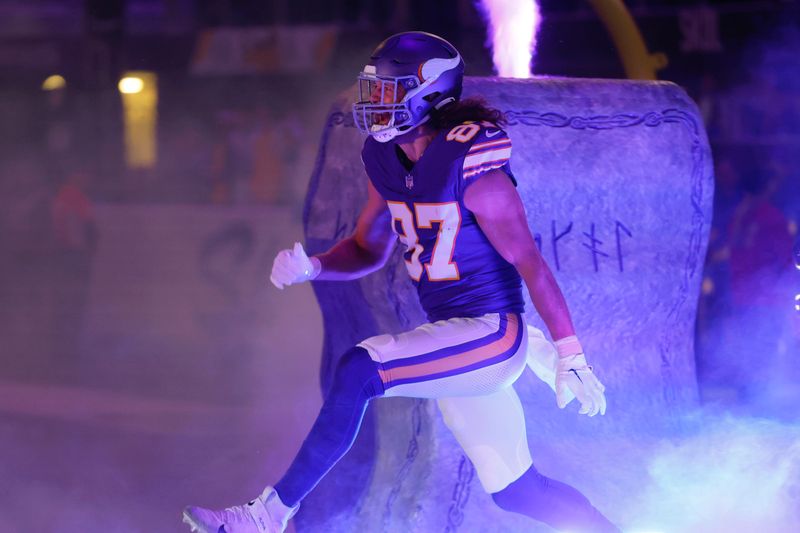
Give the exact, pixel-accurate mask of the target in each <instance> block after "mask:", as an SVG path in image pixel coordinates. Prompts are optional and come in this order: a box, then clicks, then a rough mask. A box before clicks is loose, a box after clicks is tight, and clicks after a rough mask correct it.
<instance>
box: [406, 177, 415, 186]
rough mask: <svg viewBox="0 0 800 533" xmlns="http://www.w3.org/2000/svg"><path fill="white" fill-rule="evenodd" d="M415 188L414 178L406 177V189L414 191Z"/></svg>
mask: <svg viewBox="0 0 800 533" xmlns="http://www.w3.org/2000/svg"><path fill="white" fill-rule="evenodd" d="M413 187H414V176H412V175H411V174H409V175H407V176H406V189H412V188H413Z"/></svg>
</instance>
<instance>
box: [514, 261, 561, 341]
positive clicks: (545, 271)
mask: <svg viewBox="0 0 800 533" xmlns="http://www.w3.org/2000/svg"><path fill="white" fill-rule="evenodd" d="M515 266H516V267H517V270H518V271H519V273H520V275H521V276H522V279H523V280H524V281H525V285H526V286H527V287H528V292H530V295H531V302H533V306H534V307H535V308H536V312H537V313H539V316H540V317H542V320H543V321H544V323H545V326H547V329H548V331H549V332H550V336H551V337H552V338H553V340H558V339H563V338H565V337H570V336H572V335H575V327H574V326H573V324H572V317H571V316H570V314H569V308H568V307H567V301H566V300H565V299H564V295H563V293H562V292H561V289H560V288H559V286H558V282H556V279H555V277H553V273H552V272H551V271H550V268H549V267H548V266H547V263H545V262H544V260H542V259H541V258H538V259H532V260H529V261H522V262H521V263H519V264H517V265H515Z"/></svg>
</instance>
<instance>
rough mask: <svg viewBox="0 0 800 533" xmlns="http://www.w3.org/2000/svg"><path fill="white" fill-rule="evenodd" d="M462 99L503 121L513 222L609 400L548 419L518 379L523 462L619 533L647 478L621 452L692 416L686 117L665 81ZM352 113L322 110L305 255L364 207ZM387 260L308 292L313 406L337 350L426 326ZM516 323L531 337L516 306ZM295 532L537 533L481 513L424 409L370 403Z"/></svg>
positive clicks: (531, 315)
mask: <svg viewBox="0 0 800 533" xmlns="http://www.w3.org/2000/svg"><path fill="white" fill-rule="evenodd" d="M472 95H480V96H482V97H484V98H485V99H486V100H488V102H489V103H490V104H491V105H492V106H494V107H497V108H498V109H501V110H502V111H504V112H505V113H506V116H507V118H508V126H507V128H506V129H507V131H508V133H509V135H510V137H511V139H512V142H513V155H512V168H513V170H514V172H515V174H516V177H517V179H518V181H519V192H520V194H521V196H522V198H523V200H524V202H525V205H526V208H527V213H528V223H529V225H530V228H531V230H532V231H533V232H534V234H535V236H536V239H537V241H538V243H539V244H540V248H541V250H542V253H543V255H544V257H545V259H546V260H547V262H548V264H549V265H550V267H551V269H552V270H553V272H554V274H555V276H556V278H557V280H558V282H559V284H560V286H561V287H562V290H563V292H564V294H565V296H566V298H567V301H568V302H569V305H570V308H571V311H572V315H573V319H574V322H575V326H576V329H577V331H578V334H579V336H580V338H581V339H582V342H583V345H584V348H585V350H586V353H587V357H588V359H589V361H590V363H591V364H593V365H594V367H595V371H596V373H597V374H598V376H599V377H600V379H601V380H602V381H603V382H604V383H605V385H606V387H607V396H608V404H609V407H608V413H607V415H606V416H605V417H599V416H598V417H595V418H588V417H583V416H580V417H579V416H577V415H576V411H577V407H576V406H575V404H574V403H573V404H572V405H570V406H568V408H567V409H566V410H564V411H561V410H559V409H557V408H556V406H555V400H554V397H553V394H552V392H551V390H550V389H549V388H548V387H547V386H546V385H544V384H543V383H542V382H541V381H538V380H537V379H536V378H535V377H534V376H533V374H531V373H530V372H526V373H525V374H524V375H523V376H522V378H520V380H519V381H518V382H517V384H516V385H515V387H516V389H517V391H518V392H519V394H520V397H521V398H522V401H523V404H524V406H525V411H526V417H527V422H528V434H529V441H530V447H531V450H532V454H533V457H534V462H535V464H536V465H537V467H538V468H539V469H540V471H542V472H544V473H546V474H548V475H551V476H552V477H556V478H558V479H562V480H564V481H567V482H571V483H574V484H575V485H577V486H578V487H579V488H580V489H581V490H582V491H584V492H585V493H586V494H587V495H588V496H589V497H590V499H592V501H593V502H594V503H595V504H596V505H598V506H599V507H601V508H603V509H604V510H605V512H606V513H607V514H608V515H609V516H610V517H611V518H612V519H615V520H617V521H618V522H620V523H622V524H626V523H630V522H631V521H632V520H634V517H632V516H631V515H630V511H629V510H628V507H629V505H626V502H627V504H629V503H630V496H631V491H635V490H636V487H635V485H631V480H632V479H636V477H637V475H638V470H639V469H643V468H644V464H645V463H646V461H645V458H644V457H636V456H635V455H636V453H637V452H636V451H635V450H637V449H642V450H646V449H647V443H648V442H653V441H654V440H655V439H658V438H660V437H662V436H665V435H675V434H677V433H679V432H680V430H681V424H682V422H681V421H682V420H683V417H682V415H683V414H685V413H687V412H689V411H690V410H691V409H692V408H693V407H695V406H696V403H697V385H696V377H695V366H694V322H695V314H696V305H697V298H698V294H699V287H700V283H701V273H702V264H703V258H704V254H705V249H706V243H707V238H708V231H709V225H710V221H711V204H712V194H713V178H712V170H711V168H712V167H711V155H710V151H709V147H708V142H707V139H706V136H705V132H704V130H703V126H702V123H701V121H700V119H699V116H698V113H697V109H696V107H695V105H694V104H693V102H692V101H691V100H690V99H689V98H688V97H687V95H686V94H685V93H684V92H683V91H682V90H681V89H680V88H679V87H677V86H676V85H674V84H672V83H667V82H632V81H622V80H619V81H617V80H574V79H537V80H524V81H523V80H507V79H493V78H479V79H468V80H467V81H466V85H465V96H467V97H469V96H472ZM351 103H352V102H351V101H348V99H347V98H346V97H343V98H341V99H340V100H339V101H337V102H336V103H335V104H334V105H333V107H332V109H331V112H330V115H329V117H328V121H327V124H326V127H325V130H324V133H323V136H322V141H321V143H320V149H319V155H318V160H317V165H316V170H315V172H314V175H313V178H312V181H311V184H310V188H309V192H308V196H307V203H306V209H305V212H304V222H305V233H306V239H307V246H308V248H309V250H310V251H311V252H314V253H318V252H321V251H324V250H326V249H327V248H328V247H329V246H331V245H332V244H333V243H334V242H336V241H337V240H338V239H341V238H342V237H345V236H347V235H348V234H350V233H351V232H352V231H353V229H354V224H355V221H356V218H357V215H358V212H359V210H360V208H361V206H362V205H363V203H364V201H365V199H366V182H367V178H366V176H365V174H364V170H363V167H362V164H361V161H360V157H359V154H360V150H361V145H362V143H363V137H362V135H361V134H360V133H359V132H358V130H357V129H356V128H355V127H354V125H353V121H352V118H351V115H350V111H349V110H350V105H351ZM401 252H402V250H401V247H400V246H398V248H397V249H396V250H395V253H394V255H393V257H392V260H391V262H390V263H389V265H388V266H387V267H386V268H384V269H382V270H381V271H379V272H376V273H374V274H372V275H370V276H368V277H366V278H364V279H362V280H359V281H357V282H352V283H333V282H317V283H315V291H316V295H317V298H318V300H319V303H320V307H321V309H322V313H323V320H324V325H325V336H324V339H325V341H324V352H323V358H322V368H321V379H322V386H323V389H326V388H327V386H328V384H329V380H330V377H331V374H332V369H333V368H334V366H335V363H336V361H337V358H338V357H339V356H340V354H342V353H343V352H344V351H345V350H346V349H347V348H349V347H350V346H352V345H353V344H355V343H356V342H358V341H360V340H361V339H363V338H365V337H368V336H371V335H375V334H378V333H395V332H400V331H404V330H407V329H409V328H412V327H415V326H417V325H418V324H420V323H422V322H424V321H425V317H424V314H423V312H422V310H421V309H420V307H419V304H418V302H417V300H416V295H415V292H414V290H413V287H412V285H411V283H410V282H409V280H408V276H407V274H406V272H405V267H404V265H403V261H402V257H401ZM527 318H528V320H529V322H530V323H532V324H534V325H537V326H538V327H540V328H543V325H542V324H541V321H540V320H539V319H538V317H537V316H536V315H535V311H534V310H533V307H532V306H531V305H530V303H528V306H527ZM500 415H501V414H500ZM632 441H636V442H641V446H631V442H632ZM623 443H624V444H623ZM621 450H624V453H625V456H624V457H623V456H621V453H620V452H621ZM601 473H602V474H601ZM295 522H296V524H297V529H298V531H326V532H339V531H341V532H348V533H349V532H352V531H384V532H395V531H396V532H403V533H406V532H409V531H420V532H429V531H431V532H432V531H441V532H455V531H457V530H461V531H486V532H494V531H497V532H500V531H518V530H525V531H537V530H539V529H537V527H538V528H541V530H542V531H546V530H548V528H546V527H545V526H541V525H537V524H535V523H534V522H533V521H531V520H529V519H526V518H524V517H519V516H514V515H511V514H508V513H503V512H502V511H500V510H499V509H497V508H496V507H494V506H493V504H492V502H491V499H490V498H488V497H487V495H485V493H484V492H483V490H482V489H481V487H480V484H479V483H478V480H477V479H476V476H475V475H474V469H473V468H472V466H471V464H470V463H469V461H468V460H467V459H466V458H465V456H464V454H463V453H462V451H461V449H460V448H459V447H458V445H457V443H456V442H455V441H454V439H453V437H452V436H451V435H450V434H449V432H448V430H447V428H446V427H445V426H444V424H443V422H442V420H441V416H440V414H439V413H438V410H437V408H436V404H435V402H431V401H426V400H417V399H403V398H392V399H381V400H377V401H375V402H373V403H372V405H371V406H370V408H369V410H368V414H367V417H366V419H365V423H364V427H363V430H362V432H361V434H360V435H359V438H358V440H357V442H356V445H355V446H354V449H353V450H352V451H351V453H350V454H348V456H347V457H346V458H345V459H344V460H343V461H342V462H341V463H340V464H339V465H337V466H336V467H335V468H334V469H333V471H332V472H331V473H330V475H329V476H328V477H327V478H326V479H325V480H324V481H323V482H322V483H321V484H320V486H319V487H318V488H317V490H315V491H314V492H313V493H312V494H311V495H310V496H309V498H307V500H306V502H305V503H304V505H303V508H302V510H301V511H300V513H299V514H298V517H297V519H296V521H295Z"/></svg>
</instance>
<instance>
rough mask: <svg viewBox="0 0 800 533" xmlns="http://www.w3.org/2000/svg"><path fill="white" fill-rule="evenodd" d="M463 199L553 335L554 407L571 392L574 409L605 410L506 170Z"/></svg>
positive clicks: (471, 188)
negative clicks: (577, 404) (555, 354)
mask: <svg viewBox="0 0 800 533" xmlns="http://www.w3.org/2000/svg"><path fill="white" fill-rule="evenodd" d="M464 204H465V205H466V206H467V209H469V210H470V211H472V212H473V213H474V214H475V218H476V219H477V221H478V225H479V226H480V227H481V229H482V230H483V232H484V233H485V234H486V237H487V238H488V239H489V242H491V243H492V246H494V247H495V249H496V250H497V252H498V253H499V254H500V255H501V256H503V258H504V259H505V260H506V261H508V262H509V263H511V264H512V265H514V267H515V268H516V269H517V271H518V272H519V273H520V276H522V279H523V280H525V285H527V287H528V291H529V292H530V295H531V301H532V302H533V305H534V306H535V307H536V311H537V312H538V313H539V316H541V317H542V320H544V323H545V325H546V326H547V329H548V330H549V331H550V336H551V337H552V338H553V339H554V340H555V345H556V349H557V351H558V355H559V357H558V361H557V362H556V368H554V369H553V370H554V371H555V376H556V377H555V384H554V385H555V391H556V402H557V403H558V406H559V407H562V408H563V407H565V406H566V405H567V404H568V403H569V402H570V401H571V400H572V398H574V397H577V398H578V400H579V401H580V403H581V408H580V411H579V412H580V413H582V414H588V415H589V416H594V415H596V414H597V413H600V414H605V412H606V398H605V395H604V394H603V392H604V391H605V387H603V384H602V383H600V381H598V380H597V378H596V377H595V375H594V373H593V372H592V368H591V367H590V366H588V365H587V364H586V357H585V356H584V355H583V348H582V347H581V345H580V343H579V342H578V338H577V337H576V336H575V328H574V327H573V325H572V318H571V317H570V314H569V310H568V309H567V303H566V301H565V300H564V295H563V294H562V293H561V289H560V288H559V286H558V283H557V282H556V280H555V278H554V277H553V273H552V272H551V271H550V268H549V267H548V266H547V263H545V262H544V259H543V258H542V255H541V254H540V253H539V248H538V247H537V246H536V241H535V240H534V239H533V236H532V235H531V232H530V229H528V220H527V217H526V216H525V208H524V206H523V205H522V199H521V198H520V197H519V194H518V193H517V190H516V188H514V185H513V184H512V183H511V180H510V179H509V177H508V175H506V173H505V172H503V171H502V170H500V169H495V170H491V171H489V172H487V173H486V174H484V175H483V176H481V178H480V179H479V180H476V181H475V182H473V183H472V184H471V185H470V186H469V187H467V190H466V191H465V193H464Z"/></svg>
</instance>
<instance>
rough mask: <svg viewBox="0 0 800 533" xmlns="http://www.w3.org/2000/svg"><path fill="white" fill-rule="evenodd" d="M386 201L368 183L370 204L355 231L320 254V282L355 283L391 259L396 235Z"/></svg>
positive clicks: (368, 201) (368, 203) (368, 182)
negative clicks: (352, 281)
mask: <svg viewBox="0 0 800 533" xmlns="http://www.w3.org/2000/svg"><path fill="white" fill-rule="evenodd" d="M391 220H392V217H391V214H390V212H389V208H388V207H387V206H386V202H385V201H384V199H383V198H382V197H381V195H380V194H379V193H378V191H377V190H375V187H374V186H373V185H372V182H370V181H367V203H366V205H365V206H364V208H363V209H362V210H361V213H360V214H359V216H358V221H357V222H356V230H355V232H354V233H353V234H352V235H351V236H350V237H347V238H346V239H343V240H341V241H339V242H338V243H336V244H335V245H334V246H333V247H332V248H331V249H330V250H328V251H327V252H325V253H323V254H320V255H318V256H316V257H317V259H318V260H319V262H320V267H321V268H320V272H319V276H317V278H316V279H320V280H352V279H357V278H360V277H362V276H366V275H367V274H370V273H372V272H375V271H376V270H378V269H379V268H381V267H382V266H383V265H385V264H386V261H387V260H388V259H389V256H390V255H391V253H392V249H393V247H394V244H395V242H396V241H397V236H396V235H395V234H394V232H393V231H392V226H391Z"/></svg>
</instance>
